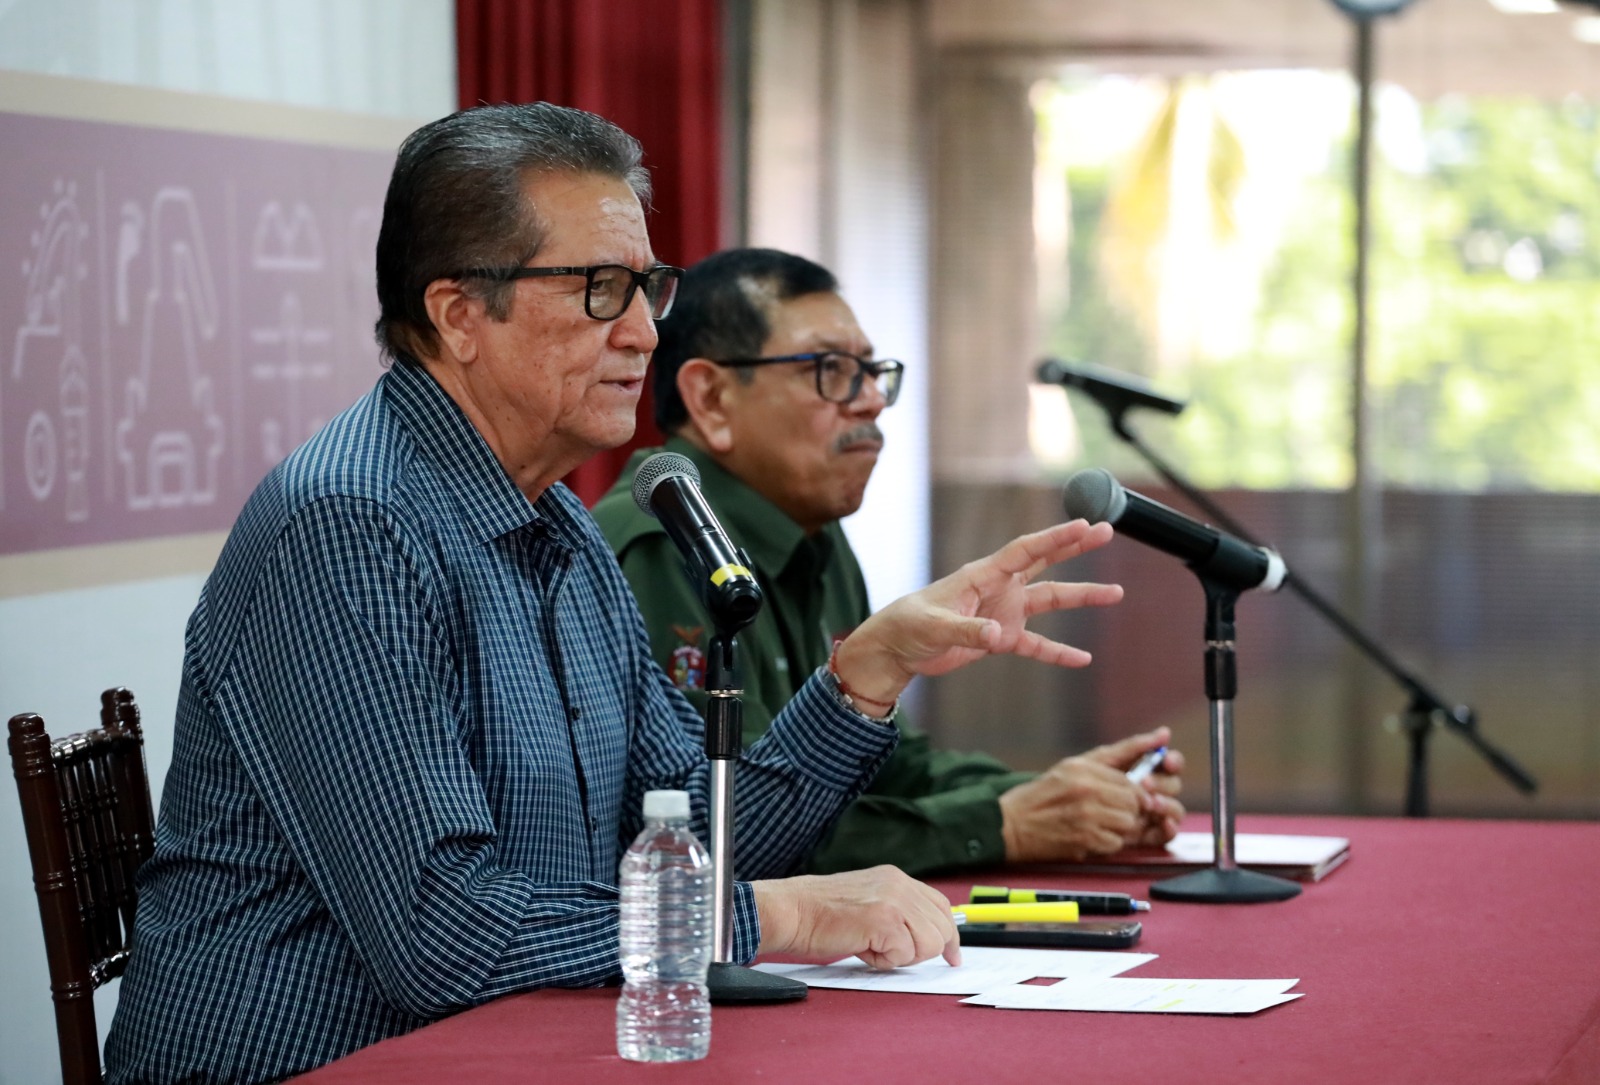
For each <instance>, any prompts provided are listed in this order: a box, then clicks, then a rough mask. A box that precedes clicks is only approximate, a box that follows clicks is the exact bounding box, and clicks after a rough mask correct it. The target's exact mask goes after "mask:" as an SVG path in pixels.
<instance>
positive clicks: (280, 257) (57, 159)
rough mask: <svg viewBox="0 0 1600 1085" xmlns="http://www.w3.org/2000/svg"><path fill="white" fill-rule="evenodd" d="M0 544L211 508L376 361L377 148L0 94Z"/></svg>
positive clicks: (139, 524)
mask: <svg viewBox="0 0 1600 1085" xmlns="http://www.w3.org/2000/svg"><path fill="white" fill-rule="evenodd" d="M0 146H3V147H4V148H5V149H6V153H5V154H4V155H3V156H0V193H3V199H0V554H15V553H21V552H24V551H31V550H45V549H52V548H56V547H64V546H78V545H82V544H86V543H106V542H119V541H124V540H131V539H146V538H155V537H159V536H167V535H180V534H190V533H194V532H203V531H218V530H224V529H226V528H228V527H229V526H230V525H231V524H232V522H233V519H234V517H235V516H236V515H237V514H238V512H239V509H240V508H241V507H242V505H243V503H244V500H245V498H246V497H248V496H249V494H250V491H251V490H252V489H253V488H254V487H255V485H256V483H257V482H259V481H260V480H261V478H262V476H263V475H265V474H266V472H267V471H268V470H269V469H270V468H271V467H272V466H273V465H274V464H276V463H277V462H278V461H279V460H281V459H282V458H283V457H284V456H285V455H286V454H288V453H289V452H290V451H291V450H292V449H294V448H295V447H296V446H297V445H299V444H300V443H301V442H303V441H304V440H305V439H306V438H307V437H309V436H310V435H311V434H312V433H314V432H315V431H316V430H317V428H318V427H320V426H321V425H322V424H323V423H324V422H326V421H327V420H328V419H329V418H331V417H332V416H333V415H334V414H335V413H337V412H338V411H339V410H341V409H342V408H344V407H345V406H347V405H348V404H349V403H350V402H352V401H353V400H354V399H355V398H356V397H357V396H359V395H361V394H362V393H363V392H365V391H366V390H367V389H368V388H370V387H371V386H372V383H373V381H375V380H376V379H377V377H378V375H379V373H380V372H381V369H380V366H379V363H378V351H377V347H376V346H375V345H374V343H373V339H372V324H373V321H374V320H376V319H377V298H376V294H375V291H374V285H373V248H374V245H375V243H376V241H377V235H378V223H379V220H380V218H381V215H382V208H383V194H384V188H385V186H386V184H387V183H388V174H389V169H390V166H391V164H392V162H393V155H392V153H388V152H377V151H365V150H350V149H344V148H338V147H328V146H320V145H311V144H299V143H289V142H280V141H276V140H266V139H246V138H241V137H236V136H220V135H209V134H204V133H196V132H178V131H168V130H164V129H154V128H136V127H129V126H123V125H111V124H97V123H90V122H84V121H71V120H62V119H58V118H48V117H32V116H22V115H16V114H0Z"/></svg>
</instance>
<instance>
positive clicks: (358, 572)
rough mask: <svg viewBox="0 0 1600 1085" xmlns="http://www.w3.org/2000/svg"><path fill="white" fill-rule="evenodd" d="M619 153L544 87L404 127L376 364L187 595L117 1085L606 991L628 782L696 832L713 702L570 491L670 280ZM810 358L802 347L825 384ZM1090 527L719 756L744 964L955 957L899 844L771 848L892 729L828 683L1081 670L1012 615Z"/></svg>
mask: <svg viewBox="0 0 1600 1085" xmlns="http://www.w3.org/2000/svg"><path fill="white" fill-rule="evenodd" d="M640 156H641V152H640V148H639V145H638V143H637V142H636V141H635V140H633V139H632V138H631V137H630V136H628V135H627V134H626V133H624V132H622V131H621V130H620V129H618V128H616V127H615V126H614V125H612V124H610V123H609V122H607V121H605V120H603V119H601V118H599V117H596V116H594V115H593V114H589V113H584V112H581V111H579V110H574V109H566V108H563V107H559V106H552V105H548V104H543V103H535V104H532V105H508V106H485V107H481V108H478V109H472V110H466V111H463V112H461V113H456V114H453V115H451V116H449V117H445V118H443V119H441V120H438V121H435V122H433V123H432V124H429V125H426V126H424V127H423V128H421V129H419V130H418V131H417V132H415V133H413V134H412V135H411V136H410V137H409V138H408V139H407V140H406V141H405V143H404V144H403V145H402V146H401V148H400V151H399V154H398V157H397V159H396V162H395V167H394V173H393V175H392V177H391V179H390V186H389V192H388V197H387V199H386V201H385V204H384V214H383V225H382V228H381V230H380V231H379V235H378V246H377V282H378V301H379V305H380V309H381V315H380V318H379V321H378V335H379V339H380V342H381V343H382V345H383V348H384V351H385V353H386V354H387V355H388V357H389V358H390V359H391V360H392V361H393V363H394V364H393V365H392V366H391V367H390V369H389V370H388V372H386V373H384V374H383V376H382V377H380V378H379V379H378V381H377V386H376V387H375V388H374V389H373V390H372V391H371V392H370V393H369V394H367V395H366V396H364V397H362V399H361V400H360V401H359V402H357V403H356V404H355V405H353V406H352V407H350V408H349V409H348V410H346V411H345V412H344V413H343V414H341V415H340V416H339V417H338V418H336V419H334V420H333V421H332V422H330V423H329V424H328V425H327V426H326V427H325V428H324V429H323V430H322V431H321V432H319V433H318V434H317V435H316V436H314V437H313V438H312V439H311V440H310V441H308V442H307V443H306V444H305V445H303V446H302V447H301V448H300V449H298V450H297V451H296V452H294V453H293V454H292V455H290V456H289V458H288V459H286V460H285V461H284V462H283V463H282V464H280V465H278V467H276V468H275V469H274V470H273V471H272V472H271V473H270V474H269V475H268V476H267V478H266V479H264V480H263V481H262V483H261V484H260V486H259V487H257V489H256V491H255V493H254V494H253V495H252V496H251V498H250V500H249V502H248V503H247V504H246V507H245V509H244V511H243V512H242V513H241V514H240V516H239V519H238V521H237V523H236V524H235V525H234V528H233V531H232V533H231V534H230V536H229V539H228V542H227V545H226V546H225V547H224V548H223V551H222V554H221V556H220V558H219V559H218V561H217V565H216V568H215V569H214V570H213V572H212V574H211V576H210V577H209V578H208V580H207V581H206V585H205V588H204V590H203V591H202V592H201V596H200V601H199V604H198V606H197V607H196V608H195V612H194V615H193V617H192V618H191V619H190V622H189V626H188V633H187V637H186V640H185V653H184V662H183V676H182V685H181V689H180V692H179V697H178V713H177V724H176V730H175V733H174V741H173V757H172V766H171V769H170V770H169V772H168V774H167V776H166V781H165V787H164V790H163V794H162V802H161V816H160V820H159V823H158V825H157V828H156V842H155V851H154V854H153V855H152V857H151V859H150V860H149V862H147V863H146V864H145V865H144V867H143V868H142V869H141V870H140V872H139V909H138V917H137V919H136V921H135V924H134V933H133V953H132V958H131V961H130V964H129V967H128V971H127V973H126V975H125V976H124V977H123V980H122V986H121V990H120V994H119V1001H118V1005H117V1014H116V1018H115V1020H114V1022H113V1023H112V1026H111V1034H110V1036H109V1038H108V1039H107V1041H106V1064H107V1066H106V1070H107V1074H106V1076H107V1080H108V1082H110V1083H112V1085H116V1083H119V1082H133V1081H138V1082H166V1081H183V1082H224V1081H225V1082H231V1083H248V1082H256V1081H268V1080H274V1081H275V1080H278V1079H281V1078H284V1077H288V1076H291V1075H293V1074H297V1073H299V1072H301V1071H303V1070H307V1069H310V1068H311V1067H314V1066H318V1065H320V1064H322V1063H325V1062H327V1061H329V1060H330V1059H334V1058H337V1057H339V1056H340V1055H343V1054H345V1053H346V1052H349V1051H353V1050H355V1049H356V1048H358V1047H361V1046H363V1045H365V1044H370V1043H374V1042H376V1041H378V1040H381V1039H383V1038H385V1037H388V1036H394V1035H397V1034H399V1033H403V1032H406V1031H409V1030H411V1029H414V1028H418V1027H420V1026H421V1025H424V1024H426V1023H427V1022H429V1021H434V1020H438V1019H439V1018H441V1017H444V1016H446V1015H448V1014H451V1013H454V1012H456V1011H459V1010H462V1009H465V1008H466V1007H469V1006H474V1005H477V1004H479V1003H482V1002H486V1001H488V1000H490V999H493V998H495V997H497V996H500V995H504V994H508V993H511V992H516V991H525V990H530V989H533V988H538V987H551V986H558V987H583V986H594V985H598V984H602V983H604V982H606V981H607V980H610V979H613V978H615V977H616V976H617V975H618V973H619V971H620V968H619V962H618V956H617V922H618V900H617V898H618V891H617V864H618V861H619V859H620V857H621V854H622V851H623V849H624V848H625V847H626V846H627V844H628V842H629V841H630V840H631V839H632V838H633V836H634V835H635V834H636V833H637V832H638V831H639V829H640V827H641V825H642V823H643V814H642V809H641V807H642V804H643V798H644V795H645V793H646V792H648V791H650V790H654V789H658V788H672V789H679V788H681V789H684V790H687V791H689V792H690V793H691V796H692V800H691V802H692V809H693V810H694V811H695V821H694V824H695V827H696V829H697V830H698V831H699V832H700V833H701V834H702V835H704V834H705V832H706V810H707V808H708V805H709V803H710V797H711V792H712V787H711V775H712V773H711V768H710V764H709V761H708V759H707V758H706V756H705V750H704V746H703V743H702V741H701V740H700V738H699V737H698V732H699V731H700V730H701V721H700V719H699V718H698V717H697V716H696V715H695V713H694V711H693V709H692V708H691V707H690V706H689V704H688V703H687V702H686V701H685V700H684V699H683V698H682V697H681V696H680V695H679V694H678V692H677V690H675V689H674V688H673V686H672V683H670V682H669V681H668V680H667V679H666V677H665V676H664V675H663V674H662V672H661V669H660V668H659V667H657V666H656V665H655V664H654V663H653V662H651V660H650V657H649V653H648V649H647V642H646V638H645V633H644V628H643V626H642V624H641V623H640V620H639V615H638V611H637V609H636V608H635V606H634V602H633V599H632V597H631V595H630V594H629V591H628V586H627V583H626V581H625V580H624V579H623V577H622V574H621V572H620V570H619V569H618V568H617V563H616V562H615V561H614V560H613V559H612V555H611V551H610V548H609V547H608V546H607V545H606V543H605V540H604V539H603V538H602V537H601V535H600V533H599V531H598V530H597V529H596V528H595V525H594V522H593V521H592V520H591V519H590V517H589V514H588V512H586V511H585V510H584V508H583V505H582V504H581V503H580V502H579V501H578V499H577V498H576V497H575V496H573V494H572V493H571V492H570V491H568V490H567V489H566V488H565V487H563V486H562V485H560V483H559V480H560V479H561V477H562V476H564V475H565V474H567V473H568V472H569V471H571V470H572V469H573V468H574V467H576V466H577V465H578V464H580V463H582V462H583V461H584V460H585V459H587V458H588V457H590V456H592V455H593V454H594V453H595V452H597V451H599V450H601V449H606V448H615V447H616V446H618V445H620V444H622V443H623V442H624V441H626V440H627V439H628V438H629V437H631V436H632V434H633V428H634V420H635V416H636V410H637V407H638V402H639V397H640V394H641V392H642V390H643V386H644V380H645V374H646V370H647V366H648V363H649V358H650V354H651V351H652V350H654V348H655V346H656V329H655V318H656V317H662V316H665V315H667V313H668V311H669V309H670V307H671V305H672V298H673V286H674V284H675V283H676V282H677V278H678V269H676V268H671V267H666V266H663V265H661V264H660V263H658V262H657V261H656V259H655V256H654V253H653V251H652V248H651V245H650V239H649V236H648V234H647V233H646V231H645V221H644V210H643V205H644V204H645V203H646V202H648V198H649V183H648V178H647V176H646V175H645V172H644V170H643V169H642V168H641V167H640ZM843 347H844V349H847V350H852V349H853V350H854V352H855V353H857V354H864V353H866V352H865V350H864V349H861V348H860V347H859V346H858V345H854V344H843ZM815 364H816V363H815V362H814V361H813V362H804V363H796V365H795V366H794V367H791V368H801V369H804V370H805V373H804V377H805V381H806V384H807V392H808V394H809V395H811V396H812V397H813V398H815V392H814V391H812V388H813V387H814V384H813V383H812V377H811V371H812V369H814V368H815ZM775 368H783V367H775ZM719 371H720V370H719ZM730 372H731V371H730ZM852 383H853V378H850V377H849V376H848V374H847V375H846V379H845V382H844V386H843V387H844V390H846V391H848V390H849V387H850V385H851V384H852ZM825 386H826V387H827V388H830V389H832V388H835V387H836V386H835V384H834V383H832V382H831V381H827V382H825ZM873 388H874V390H873V391H871V392H869V393H868V397H867V401H868V402H873V401H880V402H881V400H882V398H883V389H882V388H878V387H877V386H876V385H874V386H873ZM869 443H871V438H870V435H858V436H856V437H852V438H851V439H850V440H849V441H846V442H843V445H842V447H844V448H845V449H846V450H847V451H848V450H850V449H854V448H856V447H859V446H861V445H863V444H869ZM851 454H854V453H851ZM1110 534H1111V532H1110V529H1109V528H1108V527H1106V526H1105V525H1097V526H1095V527H1090V526H1089V525H1087V524H1084V523H1083V522H1082V521H1078V522H1076V523H1072V524H1063V525H1060V526H1058V527H1055V528H1051V529H1049V530H1047V531H1043V532H1038V533H1035V534H1034V535H1030V536H1026V537H1024V538H1022V539H1018V540H1016V541H1015V542H1013V543H1012V544H1011V545H1010V546H1008V547H1006V548H1004V549H1002V550H1000V551H998V552H997V553H996V554H995V555H993V556H991V557H990V558H987V559H982V560H980V561H977V562H974V563H972V564H971V565H969V566H967V567H966V568H964V569H963V570H962V572H961V573H959V574H957V575H956V576H954V577H948V578H946V579H945V580H943V581H940V582H938V583H936V584H933V585H930V586H929V587H928V588H926V589H923V590H922V591H920V592H917V593H914V594H912V595H910V596H907V597H906V598H905V599H903V600H899V601H897V602H896V603H891V604H890V605H889V606H888V607H885V608H884V609H883V610H882V611H880V612H879V613H878V614H876V615H874V616H873V617H872V618H871V619H869V620H868V621H867V622H866V623H864V624H863V625H862V627H861V628H860V629H858V630H857V631H856V632H855V634H854V635H852V636H851V637H850V638H849V640H848V641H846V642H845V644H844V645H842V646H841V647H840V649H839V653H838V658H837V660H836V661H835V665H834V667H833V668H832V669H831V670H829V671H827V672H822V671H820V670H819V672H818V673H817V674H814V675H812V676H811V677H810V679H809V680H807V681H805V682H804V683H803V684H802V685H801V687H800V689H799V690H798V692H797V693H796V694H795V696H794V697H793V698H792V700H791V701H790V703H789V704H788V705H787V706H785V707H784V709H783V710H782V711H781V712H780V713H779V714H778V718H777V719H776V720H775V721H774V722H773V724H772V727H771V733H770V735H769V737H768V740H767V741H763V742H757V743H755V744H753V745H752V746H751V747H750V749H749V750H747V751H746V752H745V754H744V756H743V757H742V758H741V760H740V763H739V770H740V771H739V776H738V788H739V790H738V796H737V799H738V804H739V806H738V809H739V814H740V816H739V820H738V824H737V825H736V826H735V835H736V838H737V840H738V849H737V853H738V856H739V876H740V877H741V878H742V879H743V878H759V879H762V880H759V881H744V880H741V881H739V882H737V883H736V884H735V886H734V894H733V896H734V900H733V912H732V915H731V920H732V922H731V924H730V926H731V931H732V935H733V937H732V941H733V951H732V952H733V954H734V956H735V958H736V959H737V960H739V961H741V962H742V961H747V960H749V959H750V958H751V957H753V956H754V955H755V954H756V952H757V951H758V950H763V951H769V952H780V953H786V954H789V955H792V956H798V957H802V958H812V959H824V960H827V959H833V958H837V957H841V956H847V955H849V954H852V953H859V954H861V955H862V956H863V957H865V958H866V959H868V960H869V961H871V962H873V963H876V964H879V965H883V966H893V965H901V964H909V963H911V962H913V961H919V960H925V959H927V958H929V957H934V956H938V955H940V954H941V953H942V954H944V955H945V956H946V957H947V958H949V959H952V960H955V959H957V954H958V949H957V942H956V931H955V925H954V923H953V921H952V918H951V914H950V909H949V902H948V901H946V900H945V899H944V898H943V897H942V896H941V895H940V894H939V893H937V892H936V891H935V890H933V889H932V888H930V887H928V886H926V885H923V884H921V883H919V882H916V881H913V880H912V879H911V878H909V877H907V876H906V875H905V874H904V873H902V872H900V871H897V870H892V869H888V868H881V869H878V870H874V871H865V872H860V873H859V874H840V875H835V876H832V877H823V878H790V877H785V876H784V875H786V874H788V873H789V872H790V871H792V870H793V869H794V868H795V867H796V866H798V865H799V863H800V861H801V859H802V858H803V856H804V854H805V852H806V850H807V849H808V848H809V847H810V846H811V845H812V844H813V843H814V842H815V841H816V839H817V838H818V836H819V835H820V834H821V833H822V832H823V831H824V829H825V828H826V827H827V826H828V825H829V824H830V823H831V822H832V820H833V819H834V817H835V816H836V815H837V814H838V812H839V811H840V809H842V808H843V806H844V805H845V804H846V803H847V802H848V801H849V800H850V799H851V798H853V797H854V796H855V795H856V794H858V793H859V791H860V789H861V787H862V786H863V785H864V783H865V781H866V780H867V779H870V777H871V775H872V773H873V772H874V771H875V770H876V769H877V768H878V766H880V765H881V764H882V763H883V761H884V759H885V758H886V757H887V756H888V755H889V753H890V751H891V750H892V749H893V748H894V745H895V742H896V739H897V736H896V733H895V731H894V729H893V728H892V727H887V726H885V725H884V724H883V722H882V721H880V720H877V719H875V718H873V717H871V716H869V715H868V714H866V713H864V712H862V711H860V709H859V707H858V705H857V704H855V703H853V702H852V699H851V697H850V694H849V691H852V690H853V691H855V693H856V695H857V696H858V697H859V698H860V700H861V703H867V702H872V703H879V702H883V703H887V702H891V701H893V700H894V699H895V698H896V697H897V696H898V695H899V693H900V691H901V690H902V689H903V688H904V686H905V685H906V683H907V682H909V681H910V679H911V678H912V676H914V675H916V674H921V673H936V672H940V671H943V670H948V669H951V668H953V667H957V666H960V665H962V664H963V663H965V662H968V661H970V660H972V659H975V658H978V657H979V656H981V655H983V654H986V653H988V652H1013V653H1016V654H1020V655H1024V656H1029V657H1032V658H1036V659H1040V660H1043V661H1045V662H1049V663H1056V664H1062V665H1067V666H1072V665H1082V664H1083V663H1085V662H1087V657H1086V656H1085V654H1084V653H1083V652H1081V651H1079V650H1077V649H1074V648H1071V647H1069V646H1067V645H1064V644H1059V643H1057V642H1055V641H1051V640H1049V639H1048V638H1045V637H1042V636H1040V635H1039V634H1037V633H1033V632H1031V631H1029V630H1027V629H1026V628H1025V627H1024V621H1025V618H1026V617H1027V616H1028V615H1031V614H1036V613H1040V612H1042V611H1047V610H1053V609H1060V608H1063V607H1071V606H1081V605H1103V604H1107V603H1113V602H1115V601H1116V600H1117V599H1119V598H1120V597H1121V591H1120V589H1117V588H1115V587H1108V586H1102V585H1087V584H1085V585H1070V586H1069V585H1061V584H1056V583H1053V582H1039V583H1029V582H1030V581H1032V580H1033V578H1034V576H1035V575H1036V574H1037V573H1038V572H1040V571H1041V570H1042V569H1043V568H1044V567H1045V566H1046V565H1048V564H1051V563H1053V562H1057V561H1062V560H1065V559H1066V558H1068V557H1071V556H1073V555H1074V554H1078V553H1081V552H1083V551H1084V550H1087V549H1092V548H1093V547H1095V546H1099V545H1101V544H1103V543H1104V542H1105V541H1106V540H1107V539H1108V538H1109V537H1110ZM533 1014H534V1016H535V1017H537V1015H538V1014H537V1009H535V1010H534V1011H533ZM537 1033H538V1029H537V1027H535V1028H533V1029H532V1032H531V1033H530V1035H533V1036H535V1037H536V1036H537ZM534 1044H535V1047H536V1046H537V1040H536V1039H535V1040H534ZM596 1054H599V1052H596Z"/></svg>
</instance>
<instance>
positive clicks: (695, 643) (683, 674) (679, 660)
mask: <svg viewBox="0 0 1600 1085" xmlns="http://www.w3.org/2000/svg"><path fill="white" fill-rule="evenodd" d="M702 632H704V630H703V629H702V627H700V626H698V625H697V626H694V627H692V628H689V629H685V628H684V627H683V626H681V625H675V626H673V627H672V635H673V636H675V637H677V638H678V639H679V640H680V641H682V642H683V643H682V644H680V645H678V647H676V648H674V649H673V650H672V657H671V659H670V661H669V665H668V667H667V677H669V678H671V679H672V684H673V685H675V686H677V687H678V688H679V689H682V690H693V689H704V688H705V686H706V654H705V653H704V652H702V651H701V650H700V634H701V633H702Z"/></svg>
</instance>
